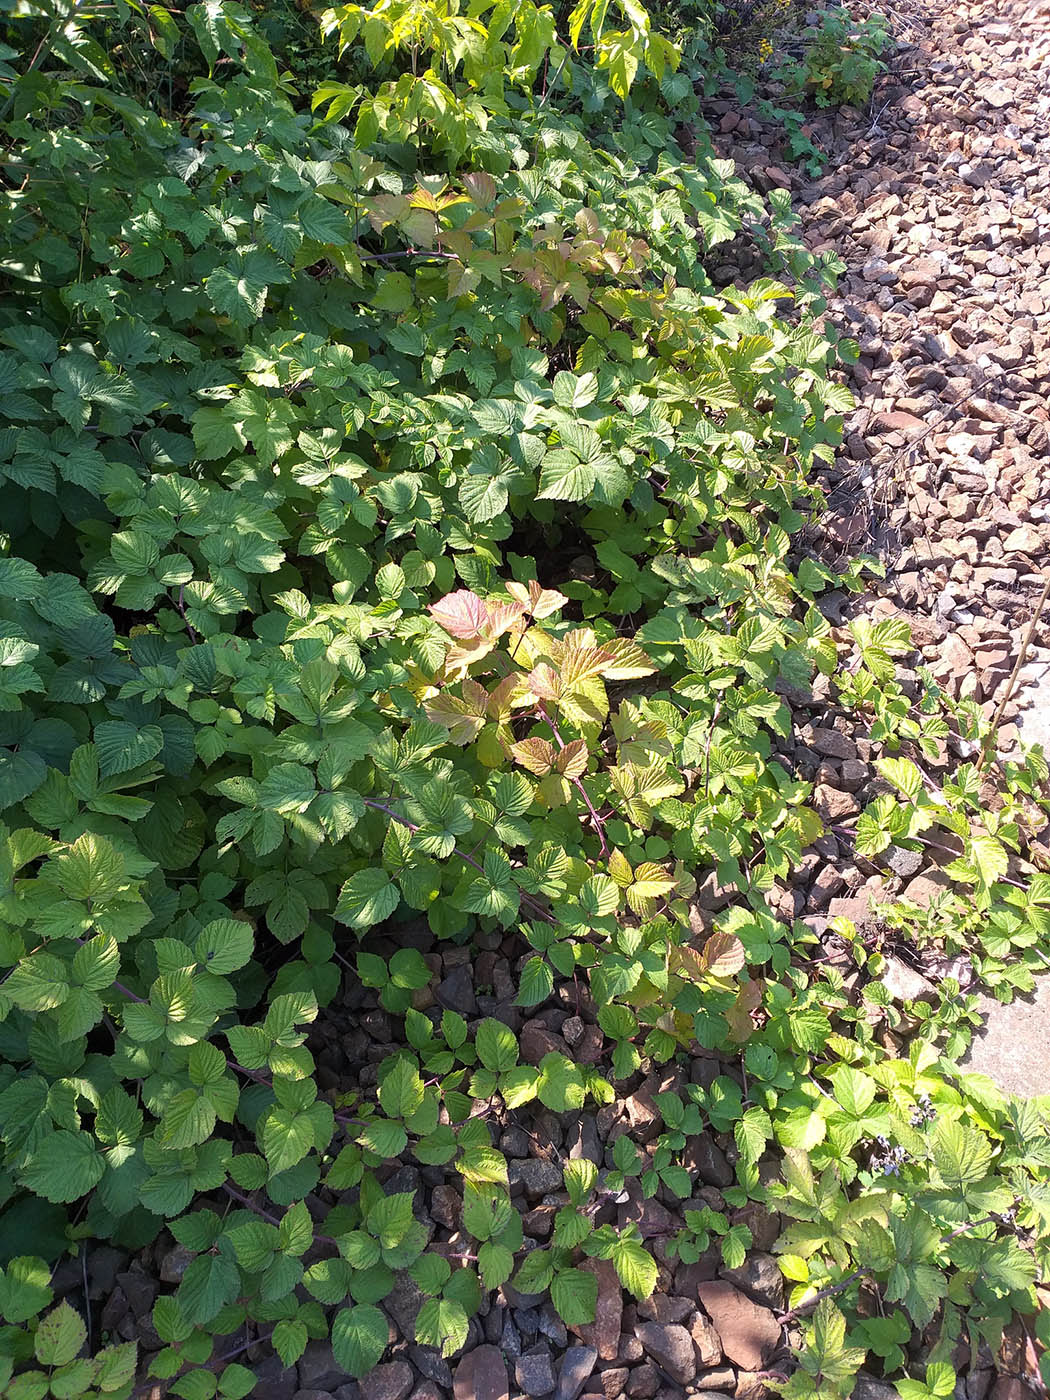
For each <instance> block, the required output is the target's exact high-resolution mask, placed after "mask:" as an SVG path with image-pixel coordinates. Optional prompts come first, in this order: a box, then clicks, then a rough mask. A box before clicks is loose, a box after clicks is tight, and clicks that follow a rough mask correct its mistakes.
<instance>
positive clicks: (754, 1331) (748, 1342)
mask: <svg viewBox="0 0 1050 1400" xmlns="http://www.w3.org/2000/svg"><path fill="white" fill-rule="evenodd" d="M696 1291H697V1294H698V1296H699V1298H700V1305H701V1307H702V1308H703V1310H704V1312H705V1313H707V1315H708V1317H709V1318H710V1319H711V1321H712V1322H713V1323H714V1325H715V1331H716V1332H717V1333H718V1336H719V1340H720V1341H721V1343H722V1350H723V1351H724V1352H725V1354H726V1356H727V1357H728V1358H729V1360H730V1361H732V1362H733V1363H734V1365H737V1366H739V1367H740V1369H741V1370H743V1371H761V1370H762V1368H763V1366H764V1365H765V1363H766V1361H767V1360H768V1359H769V1357H770V1356H772V1354H773V1352H774V1351H776V1349H777V1347H778V1346H779V1345H780V1324H779V1323H778V1322H777V1320H776V1318H775V1317H774V1316H773V1313H772V1312H771V1310H770V1309H769V1308H764V1307H762V1306H761V1305H760V1304H759V1303H753V1302H752V1301H751V1299H750V1298H748V1297H747V1296H746V1295H745V1294H743V1293H741V1292H740V1290H739V1289H738V1288H734V1287H733V1285H732V1284H731V1283H725V1282H724V1281H723V1280H720V1279H715V1280H712V1281H711V1282H709V1283H701V1284H698V1285H697V1290H696Z"/></svg>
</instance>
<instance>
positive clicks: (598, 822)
mask: <svg viewBox="0 0 1050 1400" xmlns="http://www.w3.org/2000/svg"><path fill="white" fill-rule="evenodd" d="M536 713H537V714H538V715H539V717H540V718H541V719H542V720H543V721H544V723H545V724H548V725H549V726H550V731H551V733H552V734H553V735H554V737H555V739H556V740H557V741H558V747H559V749H564V748H565V740H564V739H563V738H562V737H561V733H560V731H559V729H558V726H557V725H556V724H555V723H554V721H553V720H552V719H551V717H550V715H549V714H548V713H547V711H546V710H545V709H544V707H543V706H542V705H537V706H536ZM569 781H570V782H571V783H572V785H573V787H574V788H575V789H576V790H577V792H578V793H579V794H580V796H581V797H582V798H583V801H584V805H585V806H586V808H587V811H588V812H589V813H590V814H591V821H592V822H593V823H594V829H595V831H596V832H597V833H598V840H599V841H600V842H601V851H600V854H601V855H603V856H607V855H608V854H609V844H608V842H607V841H606V839H605V823H604V821H602V819H601V817H600V816H599V815H598V813H597V812H596V811H595V808H594V803H593V802H592V801H591V799H590V797H589V796H588V794H587V789H586V788H585V787H584V785H583V779H582V778H570V779H569Z"/></svg>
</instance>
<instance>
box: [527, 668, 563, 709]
mask: <svg viewBox="0 0 1050 1400" xmlns="http://www.w3.org/2000/svg"><path fill="white" fill-rule="evenodd" d="M526 683H527V685H528V687H529V689H530V690H531V691H532V693H533V695H537V696H539V698H540V699H541V700H557V698H558V696H559V695H560V694H561V686H560V685H559V684H558V677H557V676H556V675H555V674H554V672H553V671H552V670H551V668H550V667H549V666H548V665H547V663H546V661H541V662H540V664H539V665H538V666H534V667H533V669H532V670H531V671H530V672H529V674H528V676H527V677H526Z"/></svg>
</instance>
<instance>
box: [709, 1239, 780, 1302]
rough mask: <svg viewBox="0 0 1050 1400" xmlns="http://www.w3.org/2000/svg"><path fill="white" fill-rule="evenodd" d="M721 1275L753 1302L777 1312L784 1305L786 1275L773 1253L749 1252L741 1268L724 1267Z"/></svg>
mask: <svg viewBox="0 0 1050 1400" xmlns="http://www.w3.org/2000/svg"><path fill="white" fill-rule="evenodd" d="M721 1276H722V1278H724V1279H725V1281H726V1282H727V1283H731V1284H732V1285H733V1287H734V1288H739V1289H740V1291H741V1292H742V1293H746V1294H747V1296H748V1297H749V1298H750V1299H751V1300H752V1302H755V1303H761V1304H762V1305H763V1307H767V1308H773V1309H774V1311H777V1312H779V1311H780V1310H781V1309H782V1308H783V1306H784V1276H783V1274H782V1273H781V1272H780V1269H779V1267H778V1265H777V1261H776V1260H775V1259H774V1258H773V1256H772V1255H771V1254H762V1253H759V1252H755V1253H753V1254H749V1255H748V1256H747V1258H746V1259H745V1261H744V1262H743V1264H741V1266H740V1268H739V1269H723V1270H722V1275H721Z"/></svg>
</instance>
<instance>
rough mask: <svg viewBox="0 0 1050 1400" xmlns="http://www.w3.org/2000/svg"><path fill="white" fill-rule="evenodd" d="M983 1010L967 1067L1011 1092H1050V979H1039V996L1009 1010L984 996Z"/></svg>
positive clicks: (1020, 999)
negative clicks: (984, 1019) (986, 1076)
mask: <svg viewBox="0 0 1050 1400" xmlns="http://www.w3.org/2000/svg"><path fill="white" fill-rule="evenodd" d="M981 1011H982V1013H983V1014H984V1015H985V1016H986V1017H987V1020H986V1021H985V1023H984V1027H983V1028H982V1030H981V1031H979V1032H978V1033H977V1034H976V1035H975V1036H974V1038H973V1043H972V1045H971V1046H970V1050H969V1053H968V1054H967V1056H966V1058H965V1059H964V1060H963V1063H962V1068H963V1069H966V1070H971V1071H973V1072H974V1073H978V1074H986V1075H988V1077H989V1078H990V1079H994V1080H995V1082H996V1084H998V1085H999V1088H1000V1089H1002V1090H1003V1091H1004V1093H1007V1094H1019V1095H1021V1096H1022V1097H1023V1098H1036V1097H1038V1096H1039V1095H1041V1094H1050V976H1045V977H1038V978H1037V979H1036V985H1035V991H1034V993H1033V994H1032V995H1031V996H1030V997H1016V998H1015V999H1014V1000H1013V1001H1012V1002H1011V1003H1010V1005H1009V1006H1004V1005H1003V1004H1002V1002H999V1001H996V1000H995V999H994V998H992V997H982V998H981Z"/></svg>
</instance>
